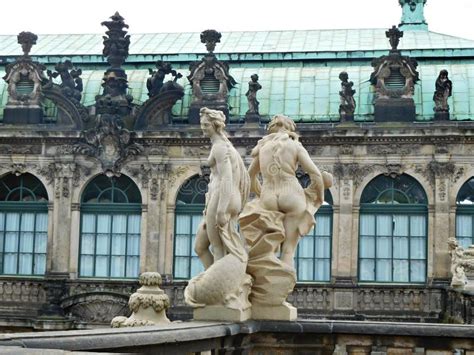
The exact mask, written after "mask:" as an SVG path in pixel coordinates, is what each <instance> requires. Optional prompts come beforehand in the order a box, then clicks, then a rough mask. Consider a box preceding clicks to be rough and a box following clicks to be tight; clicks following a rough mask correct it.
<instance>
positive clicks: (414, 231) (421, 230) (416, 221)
mask: <svg viewBox="0 0 474 355" xmlns="http://www.w3.org/2000/svg"><path fill="white" fill-rule="evenodd" d="M410 234H411V235H412V236H417V237H424V236H426V220H425V216H410Z"/></svg>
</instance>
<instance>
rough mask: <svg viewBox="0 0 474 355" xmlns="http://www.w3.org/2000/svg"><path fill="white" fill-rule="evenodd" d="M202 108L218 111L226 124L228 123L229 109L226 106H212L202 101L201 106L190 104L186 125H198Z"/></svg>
mask: <svg viewBox="0 0 474 355" xmlns="http://www.w3.org/2000/svg"><path fill="white" fill-rule="evenodd" d="M202 107H207V108H210V109H211V110H219V111H222V112H224V115H225V121H226V123H228V122H229V108H228V106H227V104H225V105H223V104H215V103H214V104H213V103H212V102H207V101H204V102H203V103H202V104H192V105H191V107H190V108H189V112H188V123H189V124H199V123H200V117H201V115H200V113H199V111H200V110H201V108H202Z"/></svg>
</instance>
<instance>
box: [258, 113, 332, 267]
mask: <svg viewBox="0 0 474 355" xmlns="http://www.w3.org/2000/svg"><path fill="white" fill-rule="evenodd" d="M295 129H296V126H295V123H294V122H293V120H292V119H290V118H288V117H285V116H275V117H274V118H273V119H272V121H271V122H270V124H269V126H268V131H269V134H268V135H266V136H265V137H263V138H262V139H261V140H260V141H259V142H258V144H257V146H256V147H255V148H254V149H253V151H252V157H253V161H252V164H251V165H250V168H249V174H250V182H251V188H250V189H251V191H252V192H254V193H255V194H256V195H257V196H258V197H259V198H260V202H259V203H260V208H262V209H263V210H267V211H278V212H281V213H283V214H284V219H283V225H284V228H285V240H284V241H283V243H282V245H281V258H280V259H281V261H282V262H284V263H285V264H287V265H289V266H291V267H293V258H294V254H295V250H296V247H297V245H298V241H299V238H300V237H301V236H302V235H305V234H307V233H308V232H309V230H310V229H311V227H312V226H313V224H314V217H313V216H314V213H316V210H317V209H318V208H319V206H321V205H322V204H323V201H324V189H325V188H328V187H330V186H331V185H332V177H331V175H330V174H327V173H325V175H323V174H322V173H321V172H320V171H319V169H318V167H317V166H316V165H315V164H314V163H313V161H312V160H311V158H310V156H309V154H308V152H307V151H306V149H305V148H304V147H303V145H302V144H301V143H300V142H299V141H298V136H297V134H296V133H295ZM298 165H300V166H301V167H302V168H303V170H304V171H305V172H307V173H308V175H309V177H310V179H311V185H310V186H308V188H306V189H303V188H302V187H301V185H300V183H299V181H298V179H297V178H296V176H295V172H296V170H297V168H298ZM258 174H261V176H262V180H263V184H262V185H260V182H259V180H258V179H257V175H258Z"/></svg>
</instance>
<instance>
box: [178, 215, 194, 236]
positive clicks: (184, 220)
mask: <svg viewBox="0 0 474 355" xmlns="http://www.w3.org/2000/svg"><path fill="white" fill-rule="evenodd" d="M190 223H191V216H187V215H177V216H176V226H175V230H176V234H190V233H191V231H190V230H189V228H190V226H191V225H190Z"/></svg>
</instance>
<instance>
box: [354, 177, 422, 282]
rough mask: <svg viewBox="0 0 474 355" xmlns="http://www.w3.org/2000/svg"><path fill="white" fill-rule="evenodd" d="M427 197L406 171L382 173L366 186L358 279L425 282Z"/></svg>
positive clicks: (362, 210) (363, 198)
mask: <svg viewBox="0 0 474 355" xmlns="http://www.w3.org/2000/svg"><path fill="white" fill-rule="evenodd" d="M427 211H428V208H427V198H426V194H425V192H424V190H423V187H422V186H421V185H420V184H419V183H418V182H417V181H416V180H415V179H413V178H412V177H410V176H408V175H406V174H403V175H400V176H397V177H395V178H392V177H388V176H384V175H380V176H377V177H376V178H375V179H373V180H372V181H371V182H370V183H369V184H368V185H367V187H366V188H365V189H364V191H363V193H362V197H361V206H360V223H359V280H360V281H379V282H394V283H396V282H403V283H405V282H407V283H408V282H425V281H426V249H427Z"/></svg>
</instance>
